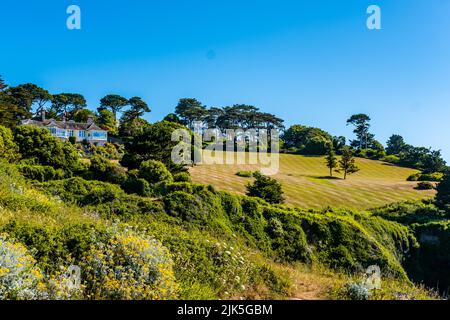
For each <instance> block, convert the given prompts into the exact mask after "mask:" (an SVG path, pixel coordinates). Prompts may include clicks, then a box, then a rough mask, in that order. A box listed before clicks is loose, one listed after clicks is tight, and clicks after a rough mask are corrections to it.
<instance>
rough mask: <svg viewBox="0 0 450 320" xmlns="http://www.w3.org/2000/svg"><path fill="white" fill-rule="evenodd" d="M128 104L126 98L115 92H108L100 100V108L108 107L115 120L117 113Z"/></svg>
mask: <svg viewBox="0 0 450 320" xmlns="http://www.w3.org/2000/svg"><path fill="white" fill-rule="evenodd" d="M128 104H129V102H128V100H127V99H125V98H124V97H122V96H120V95H117V94H108V95H106V96H104V97H103V98H102V99H101V100H100V108H104V109H110V110H111V112H112V113H113V114H114V119H116V120H117V113H118V112H120V111H122V109H123V108H125V107H126V106H127V105H128Z"/></svg>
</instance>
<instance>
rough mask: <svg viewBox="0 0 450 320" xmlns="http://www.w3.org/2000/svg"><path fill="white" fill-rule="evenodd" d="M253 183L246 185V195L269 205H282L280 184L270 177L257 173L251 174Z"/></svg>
mask: <svg viewBox="0 0 450 320" xmlns="http://www.w3.org/2000/svg"><path fill="white" fill-rule="evenodd" d="M253 176H254V177H255V182H254V183H253V184H248V185H247V195H248V196H250V197H258V198H261V199H264V200H266V201H267V202H269V203H282V202H283V201H284V197H283V190H282V188H281V184H280V183H279V182H278V181H277V180H275V179H273V178H270V177H267V176H264V175H262V174H261V173H259V172H255V173H254V174H253Z"/></svg>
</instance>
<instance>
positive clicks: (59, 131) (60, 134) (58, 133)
mask: <svg viewBox="0 0 450 320" xmlns="http://www.w3.org/2000/svg"><path fill="white" fill-rule="evenodd" d="M56 136H58V137H65V136H66V130H63V129H56Z"/></svg>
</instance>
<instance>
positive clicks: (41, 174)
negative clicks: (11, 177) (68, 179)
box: [18, 165, 65, 182]
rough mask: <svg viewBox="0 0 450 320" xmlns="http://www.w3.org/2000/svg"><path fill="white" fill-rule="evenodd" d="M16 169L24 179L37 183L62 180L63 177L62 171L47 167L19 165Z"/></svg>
mask: <svg viewBox="0 0 450 320" xmlns="http://www.w3.org/2000/svg"><path fill="white" fill-rule="evenodd" d="M18 168H19V171H20V173H22V175H23V176H24V177H25V178H27V179H30V180H36V181H39V182H45V181H50V180H60V179H64V175H65V174H64V171H63V170H62V169H54V168H53V167H49V166H39V165H19V166H18Z"/></svg>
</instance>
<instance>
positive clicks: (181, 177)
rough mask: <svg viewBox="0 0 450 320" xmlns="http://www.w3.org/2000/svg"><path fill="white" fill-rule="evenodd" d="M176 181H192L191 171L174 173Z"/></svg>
mask: <svg viewBox="0 0 450 320" xmlns="http://www.w3.org/2000/svg"><path fill="white" fill-rule="evenodd" d="M173 181H174V182H192V179H191V175H190V174H189V172H179V173H175V174H174V175H173Z"/></svg>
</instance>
